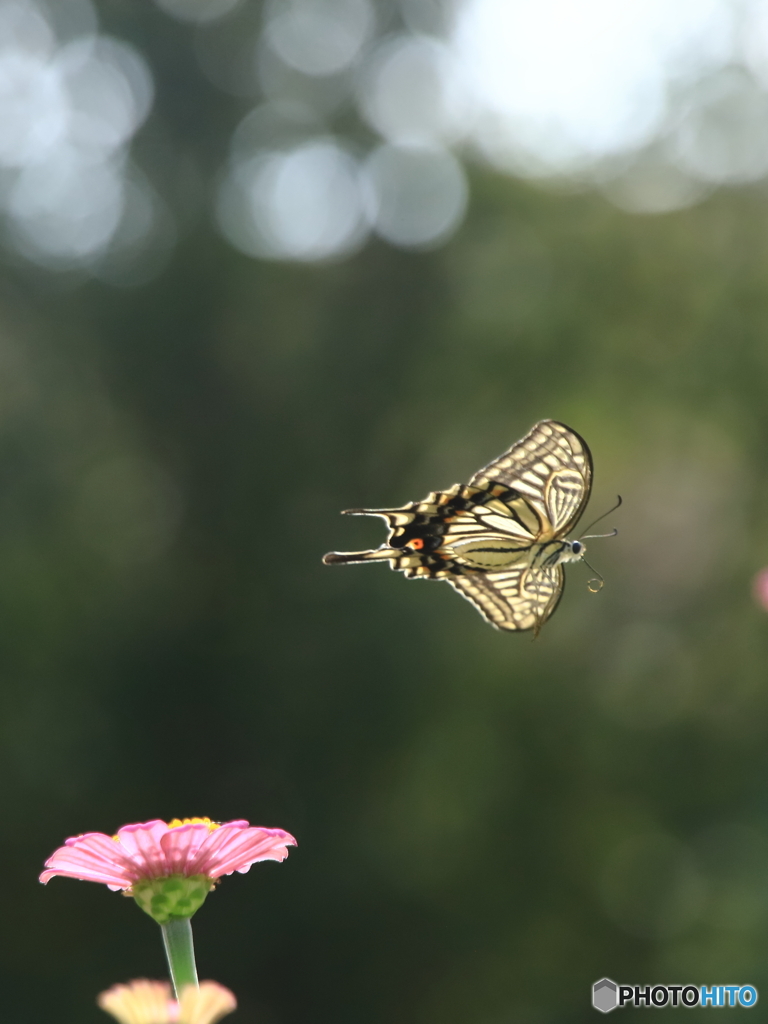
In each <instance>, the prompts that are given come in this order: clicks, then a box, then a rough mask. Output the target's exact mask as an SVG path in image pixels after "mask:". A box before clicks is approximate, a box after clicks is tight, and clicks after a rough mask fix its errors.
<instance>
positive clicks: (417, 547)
mask: <svg viewBox="0 0 768 1024" xmlns="http://www.w3.org/2000/svg"><path fill="white" fill-rule="evenodd" d="M405 546H406V547H407V548H412V549H413V550H414V551H421V549H422V548H423V547H424V541H423V540H422V539H421V537H414V538H413V540H409V541H408V543H407V544H406V545H405Z"/></svg>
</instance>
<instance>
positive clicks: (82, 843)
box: [40, 832, 137, 889]
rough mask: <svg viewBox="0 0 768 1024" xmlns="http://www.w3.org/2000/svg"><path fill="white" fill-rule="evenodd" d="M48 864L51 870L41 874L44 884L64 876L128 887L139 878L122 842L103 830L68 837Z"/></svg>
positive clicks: (121, 887) (120, 887)
mask: <svg viewBox="0 0 768 1024" xmlns="http://www.w3.org/2000/svg"><path fill="white" fill-rule="evenodd" d="M45 867H46V868H47V869H48V870H47V871H44V872H43V873H42V874H41V875H40V881H41V882H42V883H43V884H44V885H45V884H46V883H47V882H49V881H50V880H51V879H52V878H53V877H54V875H64V876H66V877H68V878H80V879H82V880H83V881H88V882H103V883H104V884H106V885H114V886H116V887H117V888H119V889H127V888H128V887H129V886H130V885H131V884H132V883H133V882H134V881H136V878H137V873H136V868H135V866H134V864H133V863H132V861H131V859H130V858H129V857H126V855H125V853H124V851H123V850H122V849H121V848H120V844H119V843H116V842H115V841H114V839H110V837H109V836H105V835H104V834H103V833H102V832H89V833H88V834H86V835H84V836H74V837H72V838H71V839H68V840H67V841H66V844H65V845H64V846H60V847H59V849H58V850H54V852H53V853H52V854H51V856H50V857H49V858H48V860H47V861H46V862H45Z"/></svg>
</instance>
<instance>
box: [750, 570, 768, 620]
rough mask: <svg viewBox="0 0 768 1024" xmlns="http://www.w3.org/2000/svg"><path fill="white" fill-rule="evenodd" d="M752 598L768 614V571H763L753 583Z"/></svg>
mask: <svg viewBox="0 0 768 1024" xmlns="http://www.w3.org/2000/svg"><path fill="white" fill-rule="evenodd" d="M752 596H753V597H754V599H755V600H756V601H757V603H758V604H759V605H761V607H762V608H764V609H765V611H767V612H768V569H761V570H760V572H759V573H758V574H757V575H756V576H755V578H754V580H753V581H752Z"/></svg>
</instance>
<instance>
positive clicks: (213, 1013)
mask: <svg viewBox="0 0 768 1024" xmlns="http://www.w3.org/2000/svg"><path fill="white" fill-rule="evenodd" d="M97 1002H98V1004H99V1006H100V1007H101V1008H102V1010H106V1011H107V1013H111V1014H112V1016H113V1017H114V1018H115V1019H116V1020H118V1021H120V1024H215V1022H216V1021H218V1020H221V1018H222V1017H225V1016H226V1015H227V1014H228V1013H232V1011H233V1010H236V1009H237V1000H236V999H235V997H234V996H233V995H232V993H231V992H230V991H229V989H228V988H224V986H223V985H219V984H218V983H217V982H215V981H202V982H200V987H199V988H196V987H195V986H194V985H187V986H186V987H185V988H184V989H183V991H182V993H181V996H180V998H179V1000H178V1001H177V1000H175V999H171V989H170V985H169V984H168V982H164V981H145V980H144V979H143V978H139V979H138V980H137V981H129V982H128V984H127V985H113V986H112V988H110V989H108V990H107V991H106V992H102V993H101V995H100V996H99V998H98V1000H97Z"/></svg>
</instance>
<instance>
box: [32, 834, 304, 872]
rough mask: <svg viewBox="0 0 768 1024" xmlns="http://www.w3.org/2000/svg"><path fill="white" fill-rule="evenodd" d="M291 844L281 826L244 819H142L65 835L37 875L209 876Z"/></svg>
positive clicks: (272, 856)
mask: <svg viewBox="0 0 768 1024" xmlns="http://www.w3.org/2000/svg"><path fill="white" fill-rule="evenodd" d="M295 845H296V840H295V839H294V838H293V836H292V835H291V834H290V833H288V832H284V831H283V830H282V829H281V828H256V827H253V828H251V827H250V826H249V824H248V822H247V821H227V822H224V823H223V824H221V825H219V824H216V823H215V822H212V821H211V820H210V819H209V818H185V819H184V821H179V820H178V819H174V820H173V821H171V822H169V823H168V824H166V823H165V822H164V821H143V822H139V823H138V824H136V825H124V826H123V827H122V828H121V829H119V830H118V832H117V835H115V836H107V835H104V833H103V832H86V833H85V835H81V836H74V837H73V838H71V839H67V840H66V842H65V844H64V846H60V847H59V848H58V850H56V851H54V853H53V854H51V856H50V857H49V858H48V860H47V861H46V862H45V867H46V870H45V871H43V873H42V874H41V875H40V881H41V882H42V883H43V884H46V883H47V882H49V881H50V880H51V878H53V877H54V875H63V876H65V877H67V878H80V879H82V880H83V881H87V882H103V883H104V884H105V885H108V886H109V888H110V889H131V888H132V886H134V885H135V884H136V883H137V882H142V881H150V880H154V879H158V878H167V877H168V876H169V875H176V876H179V875H182V876H186V877H189V876H192V875H195V876H204V877H205V878H207V879H210V880H211V881H213V880H215V879H217V878H221V876H222V875H231V874H232V872H233V871H239V872H241V873H244V872H246V871H247V870H248V869H249V868H250V866H251V864H255V863H256V862H257V861H262V860H277V861H282V860H285V858H286V857H287V856H288V847H289V846H295Z"/></svg>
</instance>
